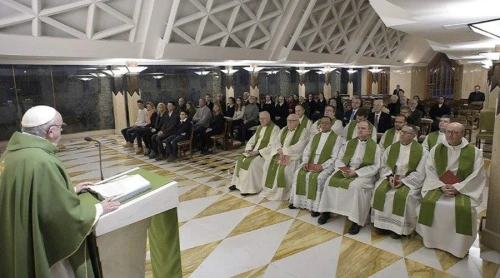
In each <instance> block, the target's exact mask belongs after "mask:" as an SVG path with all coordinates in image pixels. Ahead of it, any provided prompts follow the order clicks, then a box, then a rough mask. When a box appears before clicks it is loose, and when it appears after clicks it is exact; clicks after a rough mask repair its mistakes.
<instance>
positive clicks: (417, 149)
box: [373, 142, 424, 216]
mask: <svg viewBox="0 0 500 278" xmlns="http://www.w3.org/2000/svg"><path fill="white" fill-rule="evenodd" d="M400 149H401V142H396V143H394V144H392V145H390V149H389V154H388V157H387V166H389V168H391V170H392V172H393V173H394V172H395V171H396V162H397V160H398V158H399V152H400ZM423 149H424V148H423V147H422V145H420V144H418V143H417V142H412V144H411V147H410V157H409V160H408V171H407V172H406V174H405V175H406V176H408V175H409V174H410V173H411V172H414V171H415V170H417V167H418V164H419V163H420V160H421V159H422V155H423ZM391 188H392V187H391V185H390V184H389V180H387V179H385V180H383V181H382V183H381V184H380V185H379V186H378V187H377V189H376V190H375V193H374V194H375V195H374V198H373V208H374V209H376V210H379V211H383V210H384V204H385V196H386V194H387V192H389V190H391ZM408 193H410V188H409V187H408V186H406V185H404V184H403V186H401V187H400V188H398V189H397V190H396V193H395V194H394V202H393V204H392V214H395V215H398V216H404V213H405V208H406V198H407V197H408Z"/></svg>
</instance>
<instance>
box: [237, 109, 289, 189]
mask: <svg viewBox="0 0 500 278" xmlns="http://www.w3.org/2000/svg"><path fill="white" fill-rule="evenodd" d="M259 121H260V126H259V127H258V128H257V130H256V131H255V134H254V135H253V136H252V138H250V140H249V141H248V142H247V144H246V146H245V152H244V153H243V154H241V155H240V156H238V160H237V161H236V166H235V167H234V173H233V178H232V179H231V186H229V190H239V191H240V193H241V195H243V196H246V195H250V194H257V193H259V192H260V191H261V190H262V174H263V173H262V172H263V169H262V165H264V158H262V156H261V152H266V151H267V149H270V148H271V142H272V140H273V139H274V137H275V136H277V135H278V133H279V132H280V129H279V127H278V126H276V125H275V124H274V123H273V122H272V121H271V116H270V115H269V113H268V112H266V111H263V112H260V113H259Z"/></svg>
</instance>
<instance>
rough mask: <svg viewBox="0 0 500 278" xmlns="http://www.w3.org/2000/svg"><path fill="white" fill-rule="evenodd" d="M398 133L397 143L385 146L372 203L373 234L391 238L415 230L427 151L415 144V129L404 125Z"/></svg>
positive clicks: (416, 133) (399, 236)
mask: <svg viewBox="0 0 500 278" xmlns="http://www.w3.org/2000/svg"><path fill="white" fill-rule="evenodd" d="M398 118H402V117H396V119H398ZM400 130H401V136H400V140H398V141H396V142H395V143H394V144H391V145H390V146H389V147H387V148H386V150H385V151H384V153H383V155H382V161H381V166H380V170H379V176H380V178H379V180H378V182H377V185H376V186H375V190H374V191H373V201H372V207H373V210H372V214H373V226H375V231H376V233H377V234H379V235H383V234H391V237H392V238H395V239H397V238H401V235H410V234H411V233H412V232H413V231H414V230H415V227H416V224H417V213H416V208H417V207H418V206H419V205H420V200H421V199H422V197H421V192H420V191H421V188H422V183H423V181H424V178H425V162H426V160H427V151H426V150H425V149H424V148H423V147H422V145H420V144H419V143H418V142H417V141H415V138H416V136H417V135H418V131H417V129H416V127H415V126H413V125H404V126H403V127H402V128H401V129H400Z"/></svg>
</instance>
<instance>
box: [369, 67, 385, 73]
mask: <svg viewBox="0 0 500 278" xmlns="http://www.w3.org/2000/svg"><path fill="white" fill-rule="evenodd" d="M382 70H383V69H379V68H378V67H373V68H372V69H368V71H370V72H371V73H374V74H375V73H379V72H381V71H382Z"/></svg>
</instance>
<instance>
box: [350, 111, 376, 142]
mask: <svg viewBox="0 0 500 278" xmlns="http://www.w3.org/2000/svg"><path fill="white" fill-rule="evenodd" d="M369 112H370V111H369V110H368V109H366V108H364V107H361V108H359V109H358V112H356V119H355V120H352V121H350V122H349V124H347V126H346V127H345V128H344V131H343V135H344V138H345V139H346V140H351V139H353V138H356V137H358V123H360V122H367V123H368V125H369V126H370V132H371V135H370V136H371V137H372V139H373V141H375V142H377V129H376V128H375V127H374V126H373V125H372V124H371V123H370V122H368V121H367V119H368V114H369Z"/></svg>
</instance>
